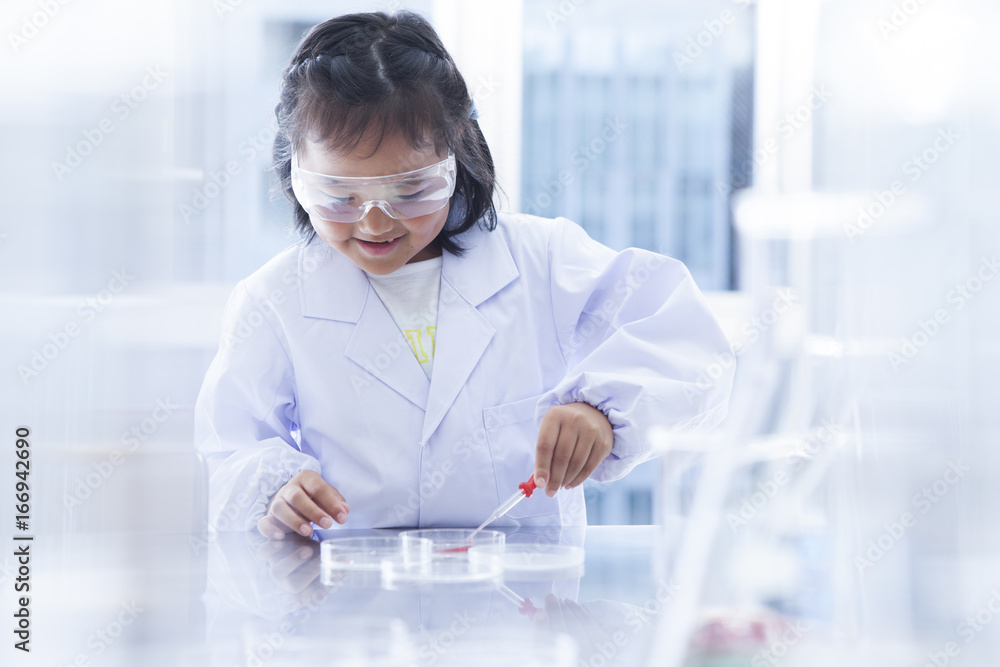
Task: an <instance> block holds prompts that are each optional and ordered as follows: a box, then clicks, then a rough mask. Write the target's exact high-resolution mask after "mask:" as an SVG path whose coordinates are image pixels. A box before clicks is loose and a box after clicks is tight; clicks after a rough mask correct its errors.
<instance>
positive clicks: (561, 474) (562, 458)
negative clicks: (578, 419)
mask: <svg viewBox="0 0 1000 667" xmlns="http://www.w3.org/2000/svg"><path fill="white" fill-rule="evenodd" d="M578 435H579V433H578V432H577V429H575V428H566V426H565V425H563V427H562V428H560V429H559V440H558V442H556V449H555V451H554V452H553V453H552V469H551V470H550V471H549V483H548V484H546V485H545V495H547V496H548V497H549V498H551V497H552V496H554V495H556V491H558V490H559V489H560V487H562V484H563V479H564V478H565V477H566V466H568V465H569V461H570V459H571V458H573V451H574V450H575V449H576V446H577V436H578Z"/></svg>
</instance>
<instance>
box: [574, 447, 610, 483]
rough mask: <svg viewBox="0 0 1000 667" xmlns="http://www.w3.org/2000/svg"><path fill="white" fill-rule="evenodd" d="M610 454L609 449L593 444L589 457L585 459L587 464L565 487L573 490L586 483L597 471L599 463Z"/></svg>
mask: <svg viewBox="0 0 1000 667" xmlns="http://www.w3.org/2000/svg"><path fill="white" fill-rule="evenodd" d="M610 453H611V449H610V448H607V447H601V446H600V445H598V444H595V445H594V447H593V448H592V449H591V450H590V456H588V457H587V463H586V464H585V465H584V466H583V469H582V470H581V471H580V472H579V474H578V475H577V476H576V477H575V478H574V479H573V480H572V481H571V482H570V483H569V484H567V485H566V488H568V489H573V488H576V487H577V486H580V485H581V484H583V483H584V482H586V481H587V479H589V478H590V475H591V474H592V473H593V472H594V471H595V470H597V466H599V465H601V461H603V460H604V459H606V458H607V457H608V454H610Z"/></svg>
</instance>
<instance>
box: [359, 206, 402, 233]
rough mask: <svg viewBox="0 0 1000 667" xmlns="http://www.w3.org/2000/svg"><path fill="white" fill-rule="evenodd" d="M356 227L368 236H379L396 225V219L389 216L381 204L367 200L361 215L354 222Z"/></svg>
mask: <svg viewBox="0 0 1000 667" xmlns="http://www.w3.org/2000/svg"><path fill="white" fill-rule="evenodd" d="M356 224H357V225H358V229H359V230H360V231H362V232H363V233H365V234H368V235H369V236H380V235H382V234H385V233H386V232H388V231H389V230H391V229H392V228H393V227H395V226H396V221H395V220H393V219H392V218H390V217H389V216H388V215H387V214H386V212H385V211H383V210H382V206H381V205H380V204H377V203H375V202H369V203H368V204H367V206H366V210H365V211H364V215H363V217H362V218H361V219H360V220H358V222H357V223H356Z"/></svg>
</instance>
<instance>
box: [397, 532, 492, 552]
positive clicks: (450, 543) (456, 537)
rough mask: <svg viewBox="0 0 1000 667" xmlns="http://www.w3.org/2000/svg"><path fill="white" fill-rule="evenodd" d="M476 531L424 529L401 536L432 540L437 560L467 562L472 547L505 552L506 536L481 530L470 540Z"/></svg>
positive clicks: (404, 533) (403, 533)
mask: <svg viewBox="0 0 1000 667" xmlns="http://www.w3.org/2000/svg"><path fill="white" fill-rule="evenodd" d="M474 532H475V531H474V530H473V529H471V528H422V529H420V530H404V531H403V532H402V533H400V536H405V537H411V538H420V539H427V540H430V541H431V542H432V544H433V553H434V558H435V559H441V558H455V559H461V560H467V559H468V554H467V552H468V551H469V549H470V548H471V547H474V546H484V547H493V548H496V549H500V550H501V551H502V550H503V546H504V541H505V539H506V536H505V535H504V534H503V533H502V532H500V531H499V530H481V531H479V532H478V533H476V535H475V537H472V541H471V542H470V541H469V538H470V537H471V536H472V534H473V533H474Z"/></svg>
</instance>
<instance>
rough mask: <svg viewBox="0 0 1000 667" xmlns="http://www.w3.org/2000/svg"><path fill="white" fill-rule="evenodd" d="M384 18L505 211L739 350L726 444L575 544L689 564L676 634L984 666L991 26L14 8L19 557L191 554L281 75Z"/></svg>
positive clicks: (673, 459) (280, 224)
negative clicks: (186, 534)
mask: <svg viewBox="0 0 1000 667" xmlns="http://www.w3.org/2000/svg"><path fill="white" fill-rule="evenodd" d="M401 8H407V9H412V10H415V11H418V12H420V13H422V14H424V15H425V16H427V17H429V18H430V19H431V21H432V22H433V23H434V25H435V26H436V27H437V29H438V30H439V33H440V34H441V36H442V38H443V40H444V42H445V45H446V46H447V47H448V49H449V50H450V51H451V53H452V54H453V56H454V57H455V59H456V61H457V62H458V64H459V67H460V69H461V70H462V72H463V73H464V75H465V78H466V82H467V84H468V85H469V87H470V89H471V90H472V91H473V93H474V97H475V100H476V104H477V107H478V110H479V114H480V123H481V126H482V127H483V130H484V132H485V134H486V137H487V139H488V141H489V143H490V146H491V148H492V150H493V152H494V157H495V159H496V162H497V168H498V172H499V175H500V185H501V187H502V189H503V197H502V200H501V206H502V207H503V208H505V209H510V210H519V211H524V212H528V213H534V214H538V215H543V216H556V215H562V216H565V217H568V218H570V219H572V220H574V221H576V222H578V223H579V224H581V225H582V226H583V227H584V228H585V229H586V230H587V231H588V233H590V235H591V236H593V237H594V238H596V239H598V240H599V241H601V242H603V243H605V244H607V245H609V246H611V247H613V248H616V249H621V248H625V247H628V246H639V247H643V248H649V249H652V250H655V251H658V252H661V253H664V254H667V255H670V256H673V257H676V258H678V259H680V260H682V261H683V262H685V263H686V264H687V266H688V267H689V268H690V270H691V272H692V274H693V276H694V278H695V280H696V282H697V283H698V284H699V286H700V287H701V288H702V289H703V290H704V291H705V292H706V295H707V296H708V298H709V300H710V303H711V304H712V307H713V308H714V309H715V312H716V313H717V315H718V317H719V319H720V321H722V322H723V324H724V326H725V328H726V330H727V332H728V333H729V335H730V338H731V340H732V342H733V343H734V345H735V346H736V355H735V357H734V358H728V359H720V360H719V364H720V365H727V364H732V363H737V360H738V364H739V365H738V371H737V387H736V390H735V392H734V397H733V405H732V410H731V415H730V417H729V419H728V420H727V422H726V423H725V424H724V425H723V427H722V428H721V429H719V431H718V435H717V436H715V437H713V438H711V439H702V440H694V439H691V440H681V439H677V438H674V437H669V436H662V437H658V436H656V435H655V434H651V437H653V438H655V439H656V440H657V442H658V444H660V445H661V446H662V447H663V450H664V451H665V452H666V454H665V455H664V456H663V457H661V458H660V459H657V460H655V461H651V462H649V463H646V464H643V465H642V466H640V467H639V468H637V469H636V470H635V471H634V472H633V473H632V474H631V475H630V476H629V477H627V478H625V479H624V480H621V481H620V482H616V483H612V484H608V485H592V486H589V487H588V488H587V504H588V514H589V519H590V522H591V523H606V524H630V523H651V522H654V521H655V522H657V523H659V524H660V525H662V526H663V529H664V537H665V540H667V541H668V542H671V543H674V544H681V543H682V544H683V548H682V549H680V550H679V552H677V553H674V554H671V555H669V556H665V557H664V567H665V568H667V569H673V570H674V571H676V572H682V573H687V574H688V575H690V577H691V578H692V579H693V580H698V581H703V582H704V586H701V587H696V590H694V591H692V592H691V596H693V597H691V598H690V599H688V598H682V599H680V600H679V601H678V604H682V605H683V604H687V605H689V610H690V611H697V610H701V611H699V613H700V614H701V616H698V614H693V615H692V618H695V617H696V616H697V617H699V618H702V617H704V616H705V614H707V613H708V612H706V611H705V609H708V608H713V609H714V608H722V607H725V608H730V609H732V608H742V606H748V605H749V606H753V607H755V608H757V607H759V606H760V605H763V606H765V607H767V608H769V609H774V610H779V611H781V612H782V613H785V614H791V615H794V616H796V617H799V618H805V619H808V620H809V623H811V624H812V625H810V627H813V628H820V630H817V636H819V635H820V634H822V636H824V637H825V638H826V639H828V640H829V641H831V642H839V641H843V642H845V645H850V646H854V647H857V646H861V645H868V646H870V645H872V642H875V643H876V644H878V646H879V647H881V648H879V649H878V650H875V649H872V651H870V652H868V653H863V652H860V651H861V650H860V649H852V650H857V651H859V653H849V654H848V653H845V654H843V655H841V657H843V658H850V659H854V660H858V661H859V664H868V663H865V660H871V661H872V662H871V663H870V664H890V663H891V661H890V660H889V659H888V658H885V661H884V662H879V660H882V658H879V657H878V656H883V658H884V656H885V655H888V654H889V653H892V655H893V656H897V657H898V655H904V656H905V660H909V661H910V662H905V660H904V661H903V662H901V663H900V664H914V665H916V664H922V663H921V661H922V660H923V661H926V660H928V659H929V658H927V657H926V655H925V654H927V653H928V651H929V652H930V653H934V652H935V651H940V650H943V649H941V648H940V647H942V646H944V645H945V644H946V643H947V642H949V641H952V640H954V641H956V642H958V643H959V644H961V645H962V646H963V647H965V646H966V644H965V643H964V638H965V637H967V636H971V637H972V641H970V642H969V644H968V648H965V649H964V651H965V652H964V654H963V659H964V660H966V662H965V663H963V664H974V663H973V662H972V660H973V659H974V658H972V657H970V656H972V655H976V654H977V655H979V656H980V657H983V659H986V657H988V656H989V655H995V654H996V653H995V652H994V651H995V650H996V649H997V642H996V636H997V632H996V629H995V628H991V627H989V624H988V622H985V621H984V619H986V616H981V617H980V620H979V621H978V622H977V623H978V624H979V626H980V627H981V629H980V630H975V631H971V630H970V628H971V627H972V626H969V625H966V626H961V624H962V623H963V622H964V621H963V619H967V618H969V617H970V615H971V617H972V618H973V619H975V618H976V614H977V612H978V611H979V610H980V609H982V608H985V607H984V606H985V605H986V604H987V603H988V601H989V600H990V599H991V595H992V592H991V590H992V587H995V586H1000V558H998V556H1000V544H998V535H1000V531H998V530H997V527H998V526H1000V522H998V519H1000V513H998V509H997V508H998V500H1000V498H998V495H1000V484H998V482H1000V474H998V463H997V453H996V452H997V438H998V433H1000V418H998V414H997V411H996V409H995V406H996V405H997V404H998V398H1000V391H998V381H997V371H998V369H1000V364H998V358H1000V337H998V335H997V330H998V325H1000V281H992V279H993V278H994V277H995V276H996V274H997V272H998V271H1000V268H998V267H997V264H996V262H997V254H998V252H1000V224H998V222H1000V221H998V216H997V213H996V185H997V183H1000V167H998V162H997V159H996V156H997V155H998V153H1000V121H998V119H1000V85H998V80H997V75H996V73H997V72H998V71H1000V44H998V42H997V41H996V39H995V35H994V34H993V33H994V32H995V26H997V25H998V24H1000V23H998V21H1000V6H998V3H997V2H996V1H995V0H954V1H952V2H948V3H944V2H929V1H924V0H896V1H883V0H826V1H823V0H758V1H750V0H747V1H743V0H724V1H722V0H719V1H716V0H709V1H701V2H693V1H689V0H655V1H654V0H620V1H617V2H611V1H610V0H561V1H557V0H495V1H491V2H488V1H476V2H464V3H460V2H458V0H427V1H426V2H416V1H414V2H360V1H359V2H346V1H337V2H310V1H305V0H298V1H296V0H284V1H282V2H277V1H276V0H274V1H271V0H198V1H195V0H158V1H154V2H147V3H130V2H125V1H124V0H91V1H90V2H80V1H77V2H68V1H67V2H65V3H64V2H61V1H60V0H9V1H8V2H5V3H4V6H3V9H2V10H0V27H2V28H3V34H4V43H3V45H2V46H0V86H2V90H3V91H4V95H3V96H2V97H0V146H2V151H3V155H4V157H5V159H4V160H2V161H0V174H2V178H0V308H2V311H0V312H2V317H0V344H2V349H3V350H4V352H3V373H2V374H0V397H2V399H3V402H4V405H5V407H4V409H3V410H2V412H0V414H2V418H0V432H2V433H4V434H6V435H5V437H7V439H8V441H9V442H12V441H13V439H14V436H13V434H14V432H15V427H17V426H28V427H29V428H30V429H31V433H32V437H33V444H34V447H35V449H34V450H33V465H34V466H35V467H34V468H33V471H32V480H33V494H34V495H33V498H34V500H33V503H34V504H33V508H32V512H33V520H34V521H35V525H36V527H37V530H38V531H39V532H47V533H51V534H53V535H76V534H87V533H99V532H115V531H118V532H120V531H125V532H130V533H136V534H139V533H143V532H144V531H160V530H177V531H185V530H191V529H192V528H197V527H198V526H199V525H200V524H199V521H200V516H201V511H202V508H203V505H202V503H203V499H202V498H201V496H200V495H199V494H200V493H201V491H200V490H201V489H202V486H203V483H204V480H203V479H202V478H201V474H202V473H201V469H200V466H199V465H198V463H197V461H196V460H195V458H194V455H193V451H194V450H193V443H192V438H191V436H192V409H193V405H194V401H195V398H196V396H197V392H198V389H199V387H200V383H201V379H202V377H203V376H204V373H205V370H206V369H207V367H208V364H209V362H210V361H211V359H212V357H213V356H214V354H215V351H216V349H217V346H218V341H219V325H220V321H221V316H222V307H223V305H224V304H225V300H226V298H227V297H228V295H229V293H230V291H231V290H232V288H233V286H234V285H235V283H236V282H237V281H238V280H239V279H241V278H243V277H244V276H246V275H248V274H249V273H251V272H253V271H254V270H255V269H257V268H258V267H259V266H261V265H262V264H263V263H264V262H266V261H267V260H268V259H270V258H271V257H272V256H274V255H275V254H276V253H277V252H279V251H280V250H282V249H283V248H285V247H287V246H288V245H290V244H292V243H294V242H295V241H296V237H295V236H293V235H292V233H291V231H290V209H289V207H288V206H287V204H286V203H285V201H284V200H283V199H281V198H280V197H274V196H272V185H273V182H274V179H273V175H272V174H271V173H270V171H269V163H270V160H269V154H270V145H271V141H272V139H273V137H274V129H273V128H274V123H273V110H274V106H275V104H276V101H277V87H278V81H279V78H280V75H281V71H282V68H283V66H284V64H285V62H286V60H287V58H288V57H289V55H290V53H291V51H292V49H293V47H294V45H295V44H296V42H297V41H298V40H299V39H300V38H301V36H302V35H303V34H304V32H305V31H306V30H307V29H308V28H309V27H310V26H311V25H314V24H315V23H318V22H320V21H323V20H325V19H327V18H330V17H331V16H334V15H337V14H341V13H347V12H352V11H363V10H374V9H381V10H386V11H393V10H396V9H401ZM711 372H712V369H711V368H709V369H706V373H708V374H710V373H711ZM991 406H994V407H991ZM782 480H784V481H782ZM12 488H13V483H12V479H11V476H10V475H8V474H6V473H5V474H4V475H3V478H2V481H0V497H5V498H6V497H9V496H10V495H11V494H12ZM772 500H773V502H772ZM13 515H14V512H13V509H12V506H11V503H9V502H4V503H0V521H3V522H5V524H4V525H9V524H10V523H11V522H12V521H13ZM904 515H908V516H909V520H907V519H906V518H905V517H904ZM5 571H6V570H5ZM6 588H7V586H6V585H5V587H4V591H3V594H4V595H5V596H6V595H7V594H8V591H7V590H6ZM998 600H1000V598H998ZM709 616H710V615H709ZM989 620H992V615H989ZM706 622H707V623H710V621H706ZM682 630H683V629H677V630H676V633H677V634H678V635H683V634H684V632H683V631H682ZM686 631H687V634H688V635H690V634H691V633H692V632H696V629H695V628H692V627H689V628H687V629H686ZM966 631H969V632H971V635H967V634H966ZM686 637H687V635H685V638H686ZM916 639H919V641H921V642H926V643H927V644H928V645H929V646H931V648H929V649H927V651H924V650H923V649H921V650H915V649H913V650H911V648H906V647H911V644H912V643H913V642H914V641H916ZM665 641H666V642H667V643H668V644H669V642H670V641H672V640H671V639H669V638H668V639H667V640H665ZM677 641H681V640H677ZM879 642H881V643H879ZM886 646H888V647H890V648H885V647H886ZM899 647H904V648H901V649H899ZM934 647H938V648H934ZM896 649H899V651H900V652H899V653H898V654H897V653H893V651H894V650H896ZM662 650H663V651H664V652H669V651H673V650H676V649H675V648H671V646H669V645H664V646H663V647H662ZM845 650H846V649H845ZM908 651H909V653H908ZM886 652H888V653H886ZM991 652H992V653H991ZM862 654H863V656H864V659H861V658H859V656H860V655H862ZM831 655H834V654H831ZM948 655H949V656H950V657H949V659H951V658H953V657H954V656H951V655H950V654H948ZM776 659H777V658H775V660H776ZM817 659H818V658H817ZM768 660H770V658H768ZM767 664H775V663H774V662H773V661H772V662H768V663H767ZM813 664H820V663H819V662H816V663H813ZM891 664H895V663H891ZM975 664H979V663H975ZM984 664H985V663H984Z"/></svg>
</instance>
